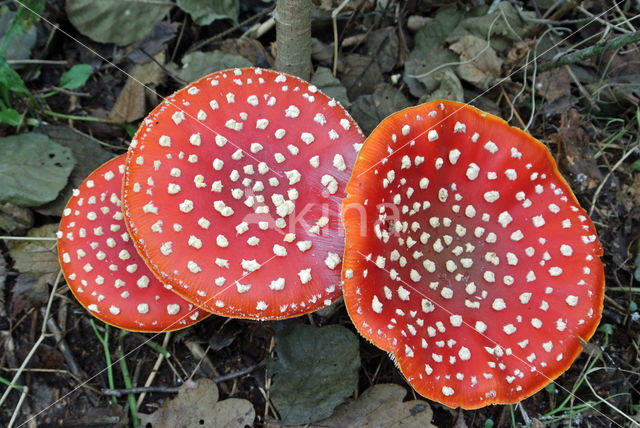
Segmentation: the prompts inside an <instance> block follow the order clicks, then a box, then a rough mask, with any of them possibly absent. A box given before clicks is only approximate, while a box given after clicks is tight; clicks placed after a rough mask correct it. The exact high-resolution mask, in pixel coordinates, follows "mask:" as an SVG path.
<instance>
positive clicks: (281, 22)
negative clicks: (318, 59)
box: [275, 0, 311, 80]
mask: <svg viewBox="0 0 640 428" xmlns="http://www.w3.org/2000/svg"><path fill="white" fill-rule="evenodd" d="M275 20H276V45H277V46H276V49H277V50H276V68H277V69H278V70H279V71H284V72H285V73H289V74H293V75H295V76H298V77H300V78H302V79H304V80H309V79H310V78H311V0H276V10H275Z"/></svg>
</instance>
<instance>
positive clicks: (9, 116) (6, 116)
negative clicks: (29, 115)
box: [0, 108, 22, 126]
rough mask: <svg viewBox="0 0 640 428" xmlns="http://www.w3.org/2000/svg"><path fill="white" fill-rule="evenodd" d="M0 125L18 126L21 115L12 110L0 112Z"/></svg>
mask: <svg viewBox="0 0 640 428" xmlns="http://www.w3.org/2000/svg"><path fill="white" fill-rule="evenodd" d="M0 123H5V124H7V125H11V126H18V125H20V124H21V123H22V115H21V114H20V113H19V112H17V111H16V110H14V109H12V108H5V109H2V110H0Z"/></svg>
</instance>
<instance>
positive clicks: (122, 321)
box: [57, 155, 208, 332]
mask: <svg viewBox="0 0 640 428" xmlns="http://www.w3.org/2000/svg"><path fill="white" fill-rule="evenodd" d="M124 161H125V155H121V156H118V157H117V158H115V159H112V160H110V161H109V162H106V163H105V164H104V165H102V166H100V167H99V168H98V169H96V170H95V171H94V172H92V173H91V174H90V175H89V177H87V179H86V180H85V181H84V182H83V183H82V184H81V185H80V187H79V188H78V189H76V190H74V192H73V196H72V197H71V199H69V202H68V203H67V206H66V208H65V209H64V211H63V215H62V219H61V221H60V226H59V229H58V233H57V238H58V254H59V257H60V265H61V266H62V272H63V274H64V276H65V278H66V280H67V284H68V285H69V288H70V289H71V291H72V292H73V294H74V295H75V296H76V299H78V301H79V302H80V303H81V304H82V306H84V307H85V308H86V309H87V310H88V311H89V312H90V313H91V314H92V315H93V316H95V317H96V318H98V319H100V320H102V321H104V322H106V323H108V324H111V325H114V326H116V327H119V328H123V329H126V330H133V331H145V332H158V331H170V330H177V329H180V328H184V327H187V326H189V325H192V324H195V323H196V322H198V321H200V320H202V319H204V318H206V317H207V316H208V313H207V312H206V311H204V310H202V309H201V308H198V307H196V306H194V305H193V304H191V303H190V302H187V301H186V300H184V299H182V298H181V297H180V296H178V295H177V294H175V293H174V292H173V291H171V290H170V288H169V287H166V286H164V285H163V284H162V283H161V282H160V281H158V280H157V279H156V277H155V276H154V275H153V274H152V273H151V271H150V270H149V269H148V268H147V266H146V265H145V263H144V261H143V260H142V258H141V257H140V256H139V255H138V253H137V252H136V249H135V246H134V245H133V242H131V239H130V237H129V233H128V232H127V229H126V226H125V224H124V220H123V214H122V211H121V203H120V190H121V185H122V176H123V172H124Z"/></svg>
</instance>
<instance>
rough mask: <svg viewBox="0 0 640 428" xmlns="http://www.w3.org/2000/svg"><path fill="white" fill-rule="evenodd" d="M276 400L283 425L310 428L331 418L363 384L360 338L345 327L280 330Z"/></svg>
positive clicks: (273, 365) (270, 368) (273, 372)
mask: <svg viewBox="0 0 640 428" xmlns="http://www.w3.org/2000/svg"><path fill="white" fill-rule="evenodd" d="M275 340H276V346H275V351H276V353H277V355H278V356H277V358H276V359H271V360H269V361H268V362H267V374H268V376H271V377H272V378H273V382H272V384H271V390H270V393H271V402H272V403H273V404H274V406H275V407H276V409H277V410H278V413H279V414H280V418H281V419H282V423H284V424H286V425H294V424H306V423H310V422H315V421H318V420H320V419H323V418H326V417H328V416H330V415H331V414H332V413H333V410H334V409H335V407H336V406H337V405H339V404H341V403H342V402H344V400H345V399H346V398H347V397H349V396H350V395H352V394H353V392H354V390H355V387H356V384H357V381H358V368H359V367H360V353H359V349H358V345H359V343H358V338H357V337H356V336H355V334H353V333H352V332H351V331H350V330H348V329H347V328H345V327H342V326H341V325H337V324H334V325H328V326H325V327H320V328H318V327H312V326H310V325H306V324H295V325H293V326H291V325H288V326H286V327H284V328H280V329H279V331H276V337H275Z"/></svg>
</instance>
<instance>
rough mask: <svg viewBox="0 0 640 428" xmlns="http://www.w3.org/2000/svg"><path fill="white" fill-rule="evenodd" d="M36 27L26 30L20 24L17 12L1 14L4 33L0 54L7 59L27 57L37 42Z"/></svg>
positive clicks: (2, 32)
mask: <svg viewBox="0 0 640 428" xmlns="http://www.w3.org/2000/svg"><path fill="white" fill-rule="evenodd" d="M36 32H37V31H36V27H35V26H33V25H32V26H30V28H29V29H28V30H26V31H23V30H22V28H21V27H20V26H19V25H18V23H17V19H16V13H15V12H9V11H8V12H5V13H3V14H2V15H0V34H4V37H3V38H2V44H1V45H0V54H2V55H3V56H4V57H5V58H6V59H27V58H29V57H30V56H31V49H33V46H34V45H35V43H36V36H37V34H36Z"/></svg>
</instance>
